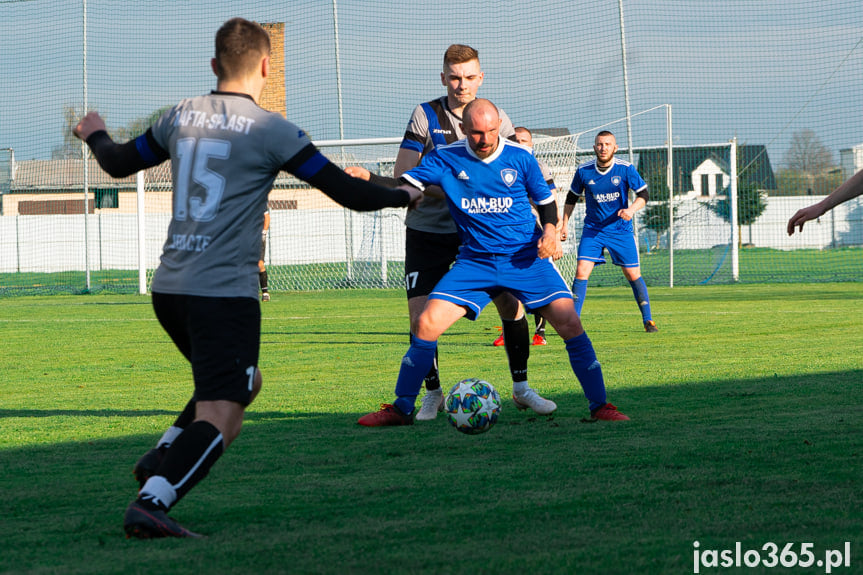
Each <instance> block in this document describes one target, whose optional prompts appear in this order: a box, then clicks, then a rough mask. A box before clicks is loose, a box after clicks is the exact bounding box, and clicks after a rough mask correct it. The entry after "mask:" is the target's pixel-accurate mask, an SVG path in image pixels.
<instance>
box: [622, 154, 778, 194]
mask: <svg viewBox="0 0 863 575" xmlns="http://www.w3.org/2000/svg"><path fill="white" fill-rule="evenodd" d="M673 153H674V155H673V161H674V193H675V194H684V193H686V192H689V191H691V187H692V183H691V175H692V172H693V171H695V169H696V168H697V167H698V166H700V165H701V164H703V163H704V162H705V160H708V159H712V160H713V161H714V162H715V163H716V164H717V165H718V166H720V168H722V170H724V171H725V172H726V173H729V172H730V169H729V168H730V166H731V157H730V154H731V149H730V147H729V146H721V147H716V146H703V147H702V146H693V147H679V148H675V149H674V152H673ZM667 163H668V150H667V149H665V148H657V149H654V150H643V151H640V152H639V153H638V173H639V174H641V177H643V178H644V179H645V180H649V179H650V178H651V176H654V175H655V174H657V172H659V173H662V174H664V173H665V169H666V164H667ZM737 165H738V166H739V169H741V170H743V171H742V172H741V173H739V174H738V179H739V180H741V181H749V182H753V181H754V182H755V183H756V184H757V185H758V188H759V189H761V190H775V189H777V186H776V177H775V175H774V173H773V168H772V167H771V166H770V157H769V156H768V155H767V148H766V147H765V146H763V145H745V144H744V145H739V146H737ZM654 177H655V176H654Z"/></svg>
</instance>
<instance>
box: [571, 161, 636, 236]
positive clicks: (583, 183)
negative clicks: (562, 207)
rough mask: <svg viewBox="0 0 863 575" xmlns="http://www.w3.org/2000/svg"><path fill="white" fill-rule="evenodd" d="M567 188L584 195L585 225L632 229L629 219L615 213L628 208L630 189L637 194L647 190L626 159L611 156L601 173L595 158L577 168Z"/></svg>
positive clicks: (577, 194) (624, 229) (630, 230)
mask: <svg viewBox="0 0 863 575" xmlns="http://www.w3.org/2000/svg"><path fill="white" fill-rule="evenodd" d="M569 188H570V190H572V193H574V194H575V195H576V196H580V197H584V201H585V213H584V225H585V227H591V228H611V229H616V230H620V231H628V232H632V220H624V219H623V218H621V217H619V216H618V215H617V212H618V211H619V210H624V209H626V208H627V207H629V190H632V191H633V192H635V193H638V192H641V191H643V190H645V189H647V184H646V183H645V182H644V180H643V179H642V178H641V176H640V175H639V174H638V171H637V170H636V169H635V166H633V165H632V164H630V163H629V162H626V161H624V160H619V159H617V158H614V161H613V162H612V164H611V166H610V167H609V168H607V169H606V170H605V171H604V172H601V171H599V169H598V168H597V167H596V160H595V159H594V160H591V161H589V162H586V163H584V164H582V165H580V166H579V167H578V169H577V170H576V171H575V176H573V178H572V185H571V186H570V187H569Z"/></svg>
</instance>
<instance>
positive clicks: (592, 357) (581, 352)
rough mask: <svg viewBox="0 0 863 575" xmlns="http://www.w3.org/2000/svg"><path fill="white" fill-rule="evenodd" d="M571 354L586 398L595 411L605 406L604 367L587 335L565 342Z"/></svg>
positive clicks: (570, 358)
mask: <svg viewBox="0 0 863 575" xmlns="http://www.w3.org/2000/svg"><path fill="white" fill-rule="evenodd" d="M564 343H565V344H566V351H567V353H569V364H570V365H571V366H572V372H573V373H574V374H575V377H577V378H578V382H579V383H580V384H581V389H582V390H584V396H585V397H586V398H587V401H588V402H589V405H590V410H591V411H593V410H594V409H597V408H599V407H602V406H603V405H605V403H606V401H605V380H604V379H603V377H602V367H601V366H600V365H599V361H597V359H596V352H595V351H593V344H592V343H590V338H588V337H587V333H582V334H581V335H579V336H577V337H573V338H570V339H568V340H566V341H565V342H564Z"/></svg>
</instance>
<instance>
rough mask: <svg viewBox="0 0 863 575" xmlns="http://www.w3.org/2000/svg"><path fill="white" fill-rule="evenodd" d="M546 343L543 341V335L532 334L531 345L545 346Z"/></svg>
mask: <svg viewBox="0 0 863 575" xmlns="http://www.w3.org/2000/svg"><path fill="white" fill-rule="evenodd" d="M547 343H548V342H547V341H546V340H545V336H544V335H539V334H538V333H535V334H533V341H532V342H531V345H546V344H547Z"/></svg>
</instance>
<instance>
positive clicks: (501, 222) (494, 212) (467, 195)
mask: <svg viewBox="0 0 863 575" xmlns="http://www.w3.org/2000/svg"><path fill="white" fill-rule="evenodd" d="M402 177H404V178H405V179H406V180H407V181H409V182H410V183H411V184H414V185H416V186H418V187H420V188H423V189H424V187H425V186H427V185H431V184H434V185H437V186H440V187H441V188H443V191H444V193H445V194H446V198H447V203H448V205H449V209H450V213H451V214H452V217H453V220H455V224H456V228H457V229H458V233H459V237H460V238H461V242H462V252H463V253H464V251H465V250H467V251H470V252H476V253H482V254H514V253H517V252H520V251H522V250H524V249H526V248H529V247H532V248H533V249H534V250H535V249H536V243H537V240H538V239H539V237H540V236H541V235H542V231H541V230H540V229H539V227H537V225H536V217H535V216H534V215H533V212H532V211H531V207H530V200H533V202H534V203H535V204H536V205H538V206H540V205H545V204H548V203H551V202H554V195H553V194H552V193H551V190H549V188H548V184H546V183H545V178H543V175H542V171H541V170H540V168H539V164H538V163H537V161H536V158H535V157H534V156H533V154H532V153H531V151H530V149H529V148H527V147H525V146H522V145H520V144H516V143H515V142H511V141H509V140H506V139H504V138H502V137H501V138H499V139H498V147H497V150H495V152H494V154H492V155H491V156H489V157H488V158H485V159H480V158H479V157H477V155H476V154H475V153H474V152H473V150H471V149H470V146H469V145H468V142H467V140H459V141H458V142H455V143H453V144H449V145H447V146H441V147H438V148H436V149H435V150H432V151H431V152H429V153H428V154H427V155H426V156H424V157H423V159H422V162H420V165H419V166H417V167H416V168H414V169H412V170H409V171H407V172H405V173H404V174H403V175H402Z"/></svg>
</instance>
